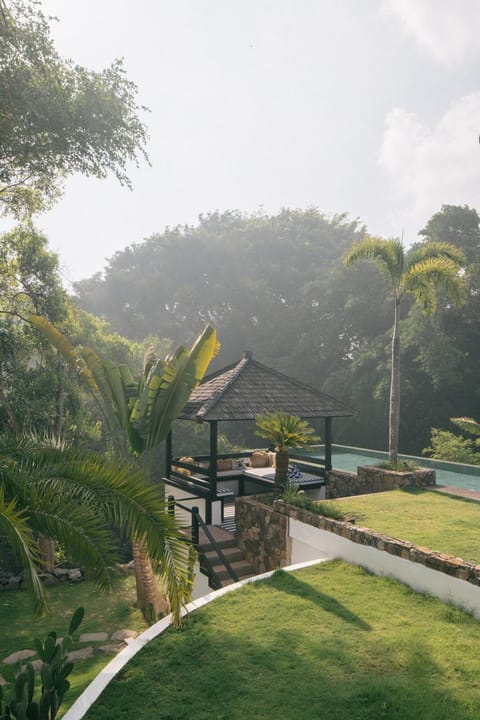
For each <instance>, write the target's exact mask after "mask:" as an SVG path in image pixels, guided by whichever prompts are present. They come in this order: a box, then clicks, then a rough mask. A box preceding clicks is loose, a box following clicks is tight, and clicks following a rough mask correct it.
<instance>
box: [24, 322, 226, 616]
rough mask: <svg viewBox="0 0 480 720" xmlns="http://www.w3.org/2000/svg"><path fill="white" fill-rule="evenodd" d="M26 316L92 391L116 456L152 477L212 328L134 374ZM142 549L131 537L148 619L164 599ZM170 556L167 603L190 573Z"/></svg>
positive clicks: (203, 365)
mask: <svg viewBox="0 0 480 720" xmlns="http://www.w3.org/2000/svg"><path fill="white" fill-rule="evenodd" d="M30 320H31V322H32V323H33V324H34V325H35V326H36V327H37V328H38V329H39V330H40V331H41V332H42V333H43V334H44V335H45V336H46V337H47V338H48V339H49V340H50V341H51V342H52V344H53V345H54V346H55V347H56V348H57V350H58V351H59V352H60V353H61V354H62V355H63V357H64V358H65V359H66V360H67V362H68V363H69V364H70V365H71V367H73V368H74V369H75V371H76V372H77V374H78V377H79V378H80V380H81V381H82V382H83V383H84V385H85V386H86V387H87V388H88V389H89V391H90V392H91V394H92V395H93V397H94V399H95V400H96V402H97V405H98V407H99V409H100V411H101V413H102V416H103V418H104V421H105V425H106V428H107V430H108V433H109V437H110V439H111V442H112V444H113V446H114V448H115V451H116V453H117V455H118V456H119V457H120V458H121V459H122V460H123V461H124V462H135V463H136V464H137V466H138V468H139V469H140V470H141V472H142V473H143V474H144V476H145V477H146V478H149V479H150V480H151V478H152V474H153V469H154V465H155V448H157V447H158V445H159V444H160V443H161V442H162V441H163V440H164V439H165V437H166V436H167V434H168V433H169V431H170V429H171V426H172V423H173V422H174V420H175V419H176V418H177V417H178V415H179V414H180V412H181V410H182V409H183V406H184V405H185V403H186V402H187V400H188V398H189V396H190V393H191V391H192V390H193V389H194V388H195V387H196V386H197V385H198V383H199V382H200V381H201V379H202V378H203V376H204V374H205V372H206V369H207V367H208V365H209V363H210V360H211V359H212V358H213V357H214V356H215V354H216V352H217V350H218V343H217V340H216V332H215V330H214V329H213V328H212V327H210V326H207V327H206V328H205V330H204V331H203V332H202V333H201V334H200V335H199V336H198V338H197V340H196V341H195V343H194V344H193V346H192V347H191V349H187V348H185V347H183V346H180V347H179V348H177V349H176V350H175V352H174V353H172V354H171V355H169V356H167V357H166V358H165V359H160V358H157V357H155V356H154V354H153V353H147V355H146V357H145V362H144V368H143V373H142V375H141V376H140V378H135V377H134V375H133V373H132V371H131V370H130V368H129V367H128V366H126V365H117V364H115V363H113V362H112V361H110V360H108V359H103V358H100V357H99V356H98V355H97V353H96V352H95V351H94V350H92V349H91V348H81V349H80V350H79V351H78V352H77V351H76V350H75V349H74V348H72V347H71V345H70V344H69V343H68V341H67V340H66V338H65V337H64V336H63V335H62V334H61V333H60V332H59V331H58V330H57V329H56V328H54V327H53V326H52V325H51V324H50V323H49V322H48V321H46V320H45V319H44V318H40V317H37V316H32V317H31V318H30ZM158 490H159V489H158V487H157V492H158ZM146 551H147V548H146V546H145V545H144V544H143V543H142V542H141V538H136V539H135V541H134V548H133V554H134V561H135V577H136V585H137V603H138V606H139V607H140V608H141V609H142V612H143V613H144V615H145V617H146V618H147V619H149V620H151V619H153V618H154V617H156V616H157V615H158V611H159V609H160V608H161V606H162V604H163V600H162V597H161V594H160V592H159V590H158V586H157V585H156V583H155V580H154V574H153V570H152V568H151V564H150V561H149V558H148V554H147V552H146ZM174 560H175V558H173V557H172V558H171V559H170V563H169V564H168V565H167V566H166V567H165V568H164V570H165V573H166V577H167V578H168V590H169V592H168V595H169V600H170V603H173V604H174V605H176V604H178V598H177V597H176V594H177V595H178V592H180V594H182V593H183V588H184V586H185V578H186V577H187V576H188V574H189V573H188V570H187V568H185V566H183V568H181V567H180V566H178V567H177V565H176V564H175V562H174ZM177 585H178V587H177Z"/></svg>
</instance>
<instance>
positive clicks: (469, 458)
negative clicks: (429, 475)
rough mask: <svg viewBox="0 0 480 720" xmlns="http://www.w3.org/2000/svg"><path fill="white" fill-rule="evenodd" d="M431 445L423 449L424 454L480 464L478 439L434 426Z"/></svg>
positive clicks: (438, 458)
mask: <svg viewBox="0 0 480 720" xmlns="http://www.w3.org/2000/svg"><path fill="white" fill-rule="evenodd" d="M430 442H431V446H430V447H427V448H424V449H423V450H422V454H423V455H429V456H430V457H433V458H436V459H437V460H449V461H451V462H460V463H468V464H469V465H480V452H479V443H478V440H470V439H467V438H464V437H462V436H461V435H454V433H451V432H448V431H447V430H439V429H438V428H432V436H431V440H430Z"/></svg>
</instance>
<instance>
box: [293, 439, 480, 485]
mask: <svg viewBox="0 0 480 720" xmlns="http://www.w3.org/2000/svg"><path fill="white" fill-rule="evenodd" d="M302 454H303V453H302ZM306 454H308V455H311V456H312V457H319V458H321V457H324V455H323V445H322V446H317V447H313V448H311V449H310V451H308V452H307V453H306ZM399 458H400V459H401V460H410V461H411V462H415V463H417V464H418V465H421V466H422V467H429V468H432V469H433V470H435V473H436V476H437V485H452V486H453V487H459V488H465V489H466V490H476V491H477V492H480V465H478V466H477V465H462V464H461V463H453V462H446V461H444V460H432V459H431V458H424V457H415V456H413V455H399ZM387 459H388V453H386V452H380V451H379V450H364V449H363V448H355V447H347V446H346V445H332V466H333V467H334V468H336V469H337V470H346V471H348V472H357V467H358V465H373V464H374V463H376V462H378V461H379V460H380V461H382V460H387Z"/></svg>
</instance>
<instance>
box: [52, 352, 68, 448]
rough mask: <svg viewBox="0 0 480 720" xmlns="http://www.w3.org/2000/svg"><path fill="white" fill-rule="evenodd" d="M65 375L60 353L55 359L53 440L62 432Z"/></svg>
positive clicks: (59, 437) (58, 437)
mask: <svg viewBox="0 0 480 720" xmlns="http://www.w3.org/2000/svg"><path fill="white" fill-rule="evenodd" d="M65 375H66V367H65V363H64V362H63V361H62V359H61V357H60V355H59V356H58V361H57V392H56V396H55V424H54V427H53V434H54V437H55V440H58V441H60V440H61V437H62V432H63V414H64V405H65Z"/></svg>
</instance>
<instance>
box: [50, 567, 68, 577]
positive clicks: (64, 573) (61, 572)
mask: <svg viewBox="0 0 480 720" xmlns="http://www.w3.org/2000/svg"><path fill="white" fill-rule="evenodd" d="M69 572H70V570H68V569H67V568H61V567H58V568H55V570H54V571H53V574H54V575H56V576H57V577H58V578H61V579H62V580H65V578H67V577H68V573H69Z"/></svg>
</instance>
